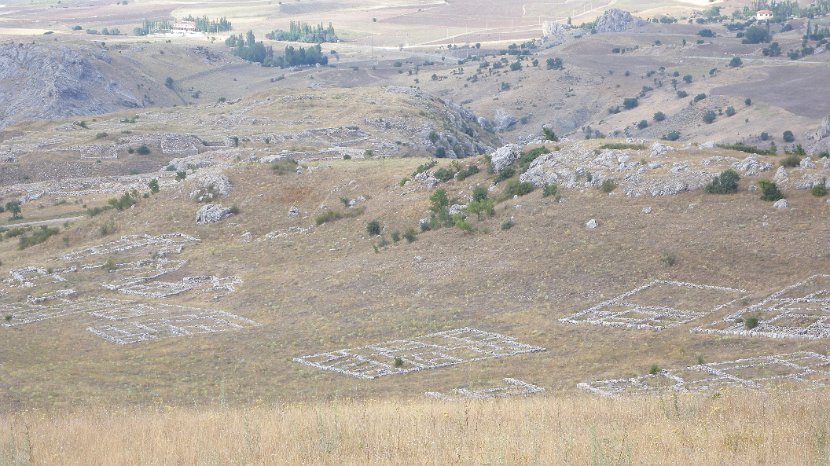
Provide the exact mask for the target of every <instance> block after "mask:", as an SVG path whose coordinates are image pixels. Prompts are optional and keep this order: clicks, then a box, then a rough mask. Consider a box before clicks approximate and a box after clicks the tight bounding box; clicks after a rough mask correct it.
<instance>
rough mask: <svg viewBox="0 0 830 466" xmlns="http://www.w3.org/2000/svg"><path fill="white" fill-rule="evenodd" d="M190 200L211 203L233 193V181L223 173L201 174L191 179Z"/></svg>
mask: <svg viewBox="0 0 830 466" xmlns="http://www.w3.org/2000/svg"><path fill="white" fill-rule="evenodd" d="M190 184H191V186H192V190H191V192H190V199H192V200H194V201H196V202H211V201H214V200H216V199H219V198H221V197H225V196H227V195H228V194H230V192H231V180H229V179H228V177H227V176H225V175H223V174H221V173H199V174H197V175H195V176H193V177H192V178H191V181H190Z"/></svg>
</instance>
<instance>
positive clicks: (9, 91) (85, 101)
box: [0, 42, 144, 128]
mask: <svg viewBox="0 0 830 466" xmlns="http://www.w3.org/2000/svg"><path fill="white" fill-rule="evenodd" d="M116 74H117V72H116V71H115V70H114V69H113V65H112V58H111V57H110V55H109V52H108V51H106V50H104V49H101V48H80V47H79V48H70V47H68V46H64V45H57V44H52V43H49V44H48V45H46V44H39V43H36V42H35V43H31V42H30V43H22V42H21V43H17V42H7V43H3V44H0V102H3V105H2V106H0V128H2V127H5V126H8V125H11V124H14V123H16V122H19V121H22V120H29V119H43V120H51V119H56V118H63V117H68V116H75V115H95V114H101V113H106V112H113V111H118V110H123V109H125V108H137V107H142V106H143V105H144V102H143V99H142V98H140V97H138V96H136V95H135V94H133V90H132V89H126V88H123V87H121V86H120V85H119V84H118V82H117V81H116V80H114V79H112V78H111V77H110V76H114V75H116ZM21 83H25V85H21Z"/></svg>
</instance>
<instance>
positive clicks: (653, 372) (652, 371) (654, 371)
mask: <svg viewBox="0 0 830 466" xmlns="http://www.w3.org/2000/svg"><path fill="white" fill-rule="evenodd" d="M648 373H649V374H651V375H657V374H659V373H660V366H658V365H657V364H652V365H651V367H650V368H649V369H648Z"/></svg>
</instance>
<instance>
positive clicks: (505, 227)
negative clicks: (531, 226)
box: [501, 219, 516, 231]
mask: <svg viewBox="0 0 830 466" xmlns="http://www.w3.org/2000/svg"><path fill="white" fill-rule="evenodd" d="M514 226H516V223H515V222H513V220H510V219H507V220H505V221H503V222H502V223H501V229H502V230H503V231H507V230H509V229H511V228H513V227H514Z"/></svg>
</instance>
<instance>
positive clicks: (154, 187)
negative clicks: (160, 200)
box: [147, 178, 159, 194]
mask: <svg viewBox="0 0 830 466" xmlns="http://www.w3.org/2000/svg"><path fill="white" fill-rule="evenodd" d="M147 186H148V187H149V188H150V192H151V193H153V194H156V193H158V192H159V180H157V179H155V178H153V179H152V180H150V182H149V183H147Z"/></svg>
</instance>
